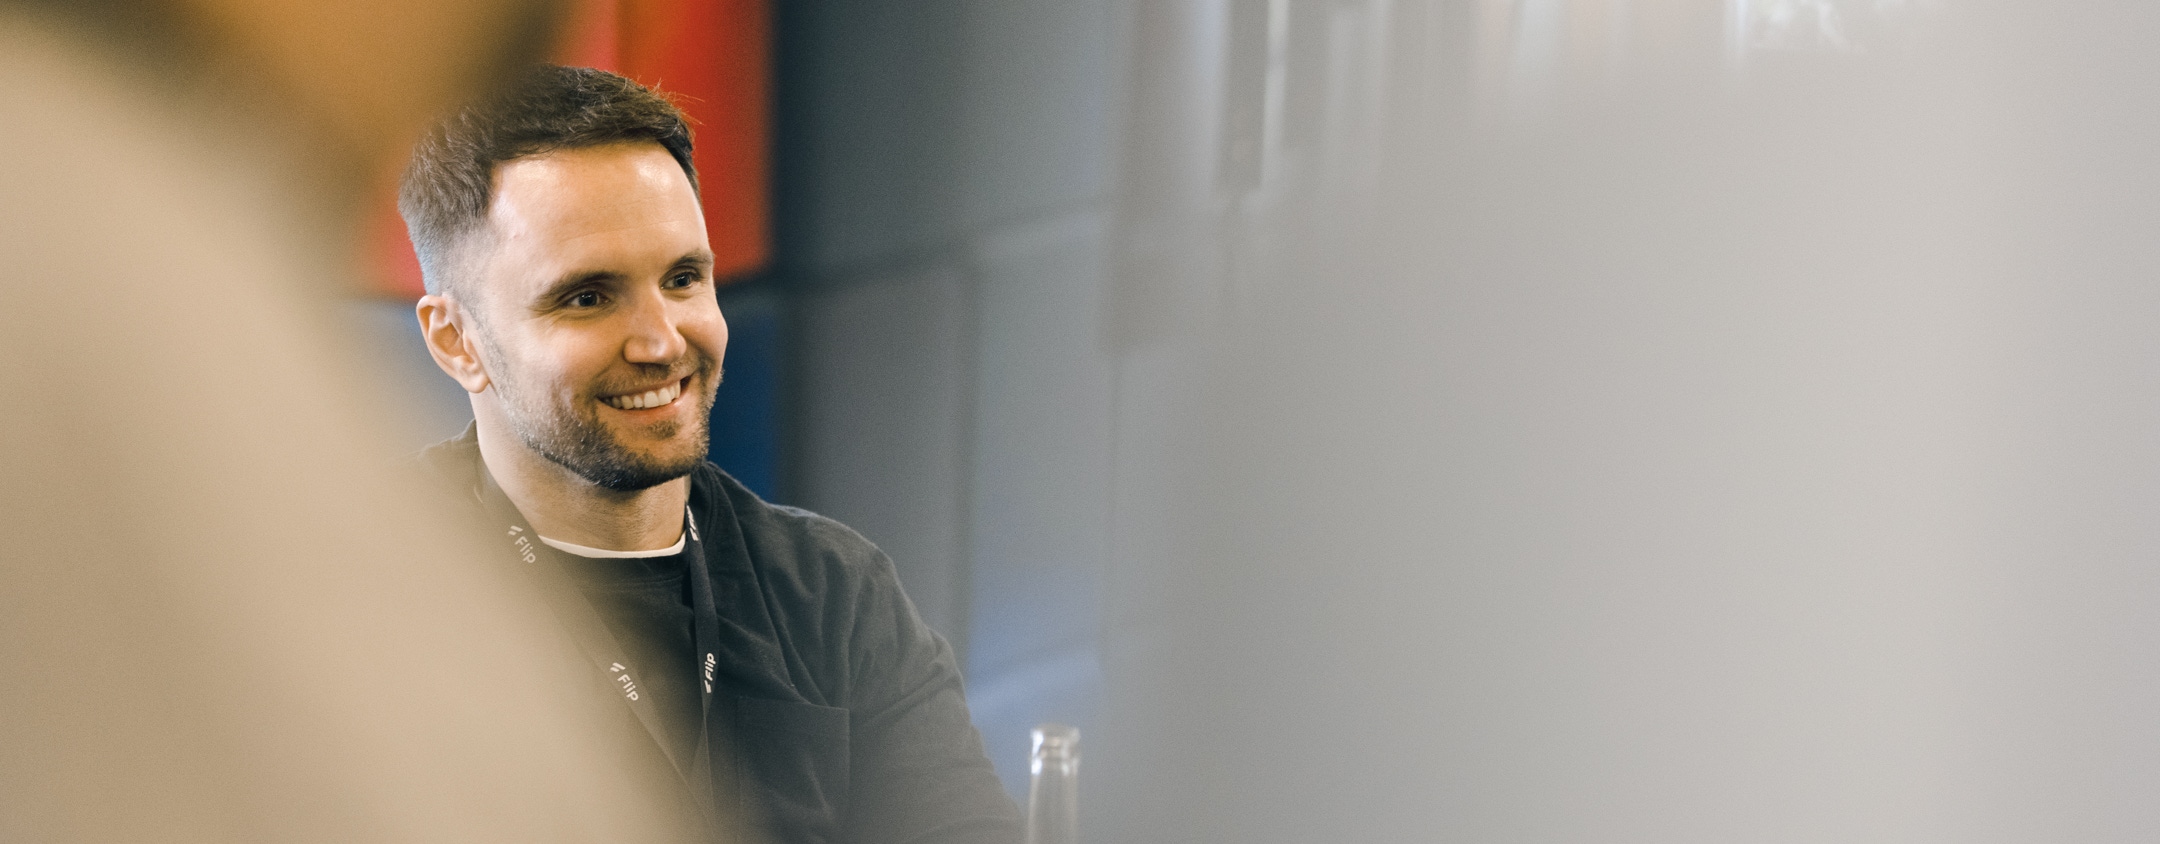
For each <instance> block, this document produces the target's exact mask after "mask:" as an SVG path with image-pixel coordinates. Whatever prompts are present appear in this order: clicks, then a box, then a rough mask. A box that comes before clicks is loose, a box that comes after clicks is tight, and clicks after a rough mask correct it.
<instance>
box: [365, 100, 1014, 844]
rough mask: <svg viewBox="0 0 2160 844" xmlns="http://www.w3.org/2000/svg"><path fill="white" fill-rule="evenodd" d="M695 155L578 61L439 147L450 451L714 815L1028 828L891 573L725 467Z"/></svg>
mask: <svg viewBox="0 0 2160 844" xmlns="http://www.w3.org/2000/svg"><path fill="white" fill-rule="evenodd" d="M690 143H691V140H690V132H689V130H688V128H687V127H686V126H685V125H684V122H683V118H682V115H681V114H680V113H679V112H677V111H676V110H675V109H674V107H673V106H671V105H669V104H668V102H667V101H666V100H665V99H662V98H661V97H660V96H658V95H657V94H654V93H653V92H651V91H648V90H646V89H644V88H641V87H639V86H638V85H637V84H636V83H633V82H631V81H629V80H626V79H623V78H622V77H619V76H615V75H613V74H609V73H605V72H602V71H596V70H590V69H572V68H561V67H542V68H537V69H535V70H534V71H533V72H532V73H530V74H528V75H527V76H525V77H524V78H523V79H522V80H521V81H520V82H519V83H517V84H516V85H514V86H512V87H511V88H510V89H509V90H507V91H506V92H504V93H502V94H501V95H500V96H496V97H493V98H490V99H488V100H487V101H485V102H483V103H479V104H476V105H473V106H470V107H468V108H466V109H465V110H464V111H462V112H460V113H458V114H456V115H454V116H452V117H451V118H449V119H447V120H445V121H443V122H442V123H441V124H440V125H439V126H437V127H436V129H435V130H434V131H433V132H432V133H431V134H430V135H429V136H428V137H427V138H426V139H425V140H423V141H422V142H421V144H420V145H419V147H418V149H417V151H416V153H415V155H414V159H413V162H412V164H411V166H410V168H409V169H408V171H407V173H406V179H405V184H404V188H403V193H402V196H401V201H400V209H401V210H402V212H403V213H404V215H405V219H406V223H407V226H408V227H409V229H410V231H411V233H412V235H413V242H414V243H415V245H416V247H417V249H418V252H419V255H420V258H421V266H422V270H423V273H424V275H425V278H426V281H427V286H428V291H429V293H428V295H427V296H425V297H423V298H422V299H421V300H420V303H419V305H418V308H417V314H418V317H419V320H420V324H421V328H422V331H423V333H424V335H425V338H426V341H427V345H428V349H429V352H430V353H431V354H432V355H433V356H434V358H435V361H436V363H437V364H438V365H440V366H441V367H442V369H443V371H444V372H446V373H448V374H449V375H450V376H451V377H452V378H455V379H456V380H457V381H458V383H459V384H460V385H462V386H463V387H464V388H465V389H466V391H467V392H468V393H469V394H470V399H471V402H472V408H473V418H474V422H473V426H472V427H471V428H470V429H468V431H467V432H466V434H465V435H463V436H462V437H460V438H458V439H456V440H453V441H451V442H448V443H445V444H443V445H442V446H438V447H437V448H436V449H434V450H432V451H431V452H430V455H429V457H430V463H431V465H432V466H433V467H434V468H435V470H436V471H437V472H439V473H440V474H441V475H442V476H443V477H444V478H446V479H447V480H448V481H449V482H450V483H451V484H452V485H453V487H454V488H455V489H457V490H459V491H460V492H461V493H465V494H467V500H468V501H470V502H474V503H476V504H477V510H478V511H479V512H481V513H482V514H483V517H484V518H487V519H491V520H493V521H494V523H495V524H496V526H497V528H498V529H499V530H500V531H501V536H502V537H503V543H504V544H503V547H502V549H501V552H502V553H503V554H505V555H508V556H511V557H513V558H514V559H517V560H520V561H522V564H523V565H525V566H526V567H527V568H529V569H530V570H531V571H532V572H533V573H534V575H535V576H536V577H538V578H540V579H542V580H543V581H551V582H553V584H554V585H553V587H552V588H553V589H554V590H555V591H554V593H553V594H555V595H556V600H555V610H556V612H557V614H558V616H559V617H560V618H561V619H562V621H563V623H564V626H565V627H566V628H568V629H569V630H570V631H571V632H572V633H573V634H574V636H575V637H576V639H577V641H578V645H579V648H580V649H581V650H583V651H584V652H585V656H586V658H588V659H589V660H590V661H591V662H592V663H593V665H594V675H593V676H594V677H595V678H598V679H604V680H605V682H606V683H607V684H608V686H609V687H610V694H614V695H616V696H618V697H619V699H620V700H621V701H622V705H623V709H624V710H625V712H626V714H625V715H624V716H623V720H624V722H625V723H626V724H634V725H635V727H634V728H635V729H637V730H641V731H643V732H644V734H646V735H649V736H650V737H651V739H652V743H653V745H654V746H655V747H656V748H657V749H658V750H659V751H660V752H661V753H662V754H664V755H665V756H666V758H667V759H668V760H669V762H670V763H671V766H672V767H673V769H674V770H675V771H676V773H677V774H678V775H679V779H680V781H681V782H683V783H685V784H687V786H688V793H689V795H690V797H689V799H690V800H691V802H692V803H693V804H695V805H699V806H702V807H705V808H707V809H711V808H715V807H717V808H719V809H721V810H722V811H723V813H725V811H726V810H728V809H733V808H736V807H738V806H739V807H741V808H742V809H743V810H744V811H745V812H747V813H749V814H752V815H756V816H761V817H763V818H765V819H766V820H767V822H768V827H769V831H770V832H771V833H772V834H773V835H774V836H775V837H777V838H780V839H783V840H790V841H1013V840H1017V839H1018V838H1019V837H1020V832H1019V819H1018V811H1017V809H1016V808H1015V807H1014V806H1013V804H1012V801H1011V800H1010V799H1009V798H1007V797H1006V796H1005V795H1004V793H1003V791H1002V790H1001V789H1000V787H999V784H998V781H997V779H996V777H995V773H994V771H993V770H992V768H991V766H990V764H989V762H988V760H987V759H986V758H985V757H984V755H983V751H982V744H981V739H980V737H979V736H978V735H977V734H976V733H975V730H974V727H973V725H972V724H971V723H970V721H969V718H968V713H967V709H966V705H965V701H964V700H963V698H962V693H961V685H960V677H959V671H958V669H957V667H956V665H955V661H954V657H953V654H952V650H951V648H950V647H948V646H947V645H946V644H945V642H944V641H943V640H942V639H940V638H939V637H938V636H937V635H936V634H934V633H932V632H931V631H930V630H929V629H928V628H926V627H925V626H924V625H923V624H922V622H921V621H920V620H919V619H918V618H917V617H916V615H915V613H914V610H913V608H912V607H911V606H910V605H909V603H908V601H907V599H906V597H905V596H903V595H902V594H901V591H900V587H899V584H898V581H897V580H896V579H895V576H894V572H893V568H892V566H891V564H890V562H889V561H887V560H886V559H885V558H884V556H883V555H882V554H881V553H879V552H878V550H877V549H876V548H875V547H873V546H871V545H870V543H868V542H867V541H865V540H863V539H862V538H861V537H860V536H857V535H856V534H855V533H853V532H852V531H849V530H848V529H847V528H845V527H843V526H841V525H839V524H837V523H835V522H832V521H830V520H827V519H823V518H820V517H818V516H816V515H813V514H810V513H806V512H803V511H800V510H794V509H790V508H785V507H778V506H774V505H770V504H767V503H765V502H763V501H760V500H758V498H757V497H756V496H755V495H753V494H751V493H750V492H749V491H748V490H747V489H745V488H744V487H743V486H742V485H740V484H738V483H736V482H735V481H734V480H733V479H731V478H729V477H728V476H727V475H726V474H725V473H723V472H721V471H720V469H719V468H718V467H716V466H714V465H712V464H711V463H708V462H706V461H705V459H704V458H705V448H706V441H707V432H706V425H707V417H708V414H709V411H710V409H711V406H712V402H713V395H714V393H713V391H714V387H715V385H717V384H718V383H719V380H720V364H721V357H722V354H723V352H724V351H725V349H726V345H727V325H726V323H725V321H724V320H723V319H722V318H721V314H720V311H719V306H718V303H717V301H716V299H715V296H714V292H713V285H714V280H713V278H712V274H711V265H712V258H711V253H710V251H709V249H708V248H707V243H706V236H705V222H704V217H703V214H702V212H701V210H700V208H699V205H698V198H697V173H696V170H695V169H694V168H693V166H692V165H691V158H690ZM731 783H732V784H733V786H732V788H731V785H730V784H731ZM738 789H739V791H736V790H738ZM731 791H734V792H735V793H737V794H738V795H739V799H738V798H731V797H729V796H728V795H729V794H730V792H731Z"/></svg>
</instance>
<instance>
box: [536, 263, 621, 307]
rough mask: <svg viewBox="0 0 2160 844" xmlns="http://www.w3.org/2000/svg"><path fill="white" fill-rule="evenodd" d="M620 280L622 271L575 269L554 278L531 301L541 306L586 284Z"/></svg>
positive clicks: (545, 305)
mask: <svg viewBox="0 0 2160 844" xmlns="http://www.w3.org/2000/svg"><path fill="white" fill-rule="evenodd" d="M621 280H622V273H618V272H613V271H610V270H575V271H572V272H569V273H566V274H564V275H563V277H562V278H558V279H556V280H555V283H554V284H550V285H548V286H547V289H546V290H542V291H540V295H538V296H536V297H534V298H533V301H534V302H537V303H540V306H541V307H547V306H548V305H549V304H551V303H553V302H554V301H555V300H557V299H560V298H562V296H563V294H565V293H569V292H570V291H572V290H575V289H577V288H580V287H584V286H586V285H588V284H609V283H613V282H618V281H621Z"/></svg>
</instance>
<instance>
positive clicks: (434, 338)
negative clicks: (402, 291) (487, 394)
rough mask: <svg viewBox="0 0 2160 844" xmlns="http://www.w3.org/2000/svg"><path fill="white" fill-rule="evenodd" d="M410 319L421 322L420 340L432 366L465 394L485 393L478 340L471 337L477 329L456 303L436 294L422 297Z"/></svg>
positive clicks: (483, 370)
mask: <svg viewBox="0 0 2160 844" xmlns="http://www.w3.org/2000/svg"><path fill="white" fill-rule="evenodd" d="M413 315H414V316H417V317H419V318H420V336H421V338H422V339H423V340H425V341H426V342H427V350H428V354H429V355H430V356H432V357H434V358H435V365H436V366H439V367H442V371H443V372H445V373H448V374H449V375H450V377H451V378H454V379H457V382H458V384H459V385H460V386H463V387H464V388H465V392H468V393H477V392H480V391H482V390H485V389H487V387H488V374H487V368H486V367H485V366H483V365H481V361H480V349H479V347H480V344H479V342H478V340H479V338H477V337H475V336H473V333H472V332H473V329H474V328H476V327H477V326H474V325H473V324H472V319H471V317H470V315H468V314H466V313H465V312H464V311H463V310H462V309H460V308H459V307H458V302H457V300H456V299H452V298H450V297H448V296H442V295H436V294H429V295H426V296H422V297H420V303H419V304H417V305H414V306H413Z"/></svg>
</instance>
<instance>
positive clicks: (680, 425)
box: [399, 67, 727, 492]
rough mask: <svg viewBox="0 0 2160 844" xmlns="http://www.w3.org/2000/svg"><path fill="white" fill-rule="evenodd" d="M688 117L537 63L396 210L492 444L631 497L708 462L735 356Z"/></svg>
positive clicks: (461, 124) (426, 158)
mask: <svg viewBox="0 0 2160 844" xmlns="http://www.w3.org/2000/svg"><path fill="white" fill-rule="evenodd" d="M690 150H691V139H690V131H689V128H688V126H687V124H686V122H685V121H684V118H683V116H682V113H681V112H680V111H679V110H677V109H676V108H675V107H674V106H673V105H672V104H670V103H669V102H668V101H667V100H666V99H665V98H663V97H661V96H660V95H659V94H656V93H654V92H652V91H651V90H648V89H646V88H644V87H641V86H639V85H638V84H637V83H635V82H632V81H630V80H628V79H624V78H622V77H620V76H616V75H614V74H611V73H607V72H604V71H598V70H591V69H585V68H562V67H541V68H535V69H534V70H532V71H531V72H529V73H527V74H525V75H523V76H522V77H520V78H519V80H518V81H517V82H516V83H514V84H513V85H511V86H510V87H508V88H507V89H505V90H503V91H501V92H500V93H499V94H498V95H496V96H492V97H489V98H486V99H485V100H483V101H480V102H478V103H475V104H473V105H471V106H468V107H467V108H465V109H463V110H461V111H459V112H457V113H456V114H454V115H451V116H450V117H448V118H447V119H445V120H443V121H441V122H440V123H438V124H437V125H436V126H435V128H434V129H433V130H432V131H430V132H429V133H428V134H427V136H426V137H425V138H424V139H423V140H422V141H421V143H420V144H419V146H418V148H417V150H416V151H415V153H414V156H413V161H412V163H411V165H410V166H409V167H408V169H407V171H406V176H405V183H404V186H403V189H402V191H401V194H400V201H399V208H400V210H401V211H402V212H403V214H404V215H405V220H406V225H407V227H408V229H409V230H410V231H411V233H412V239H413V243H414V245H415V247H416V250H417V251H418V253H419V255H420V258H421V266H422V270H423V273H424V274H425V277H426V279H427V287H428V291H429V295H427V296H425V297H423V298H422V299H421V301H420V304H419V306H418V315H419V318H420V321H421V325H422V330H423V332H424V333H425V335H426V340H427V343H428V347H429V351H430V353H431V354H433V355H434V357H435V360H436V363H437V364H438V365H440V366H441V367H442V369H443V371H445V372H447V373H449V374H450V376H451V377H452V378H455V379H456V380H457V381H458V383H459V384H460V385H462V386H463V387H464V388H465V389H466V391H467V392H468V393H470V394H471V398H472V403H473V416H474V420H475V423H476V424H477V425H478V426H479V429H480V436H481V438H482V441H483V443H490V442H492V443H494V444H500V445H503V446H508V447H510V448H512V449H515V450H516V452H517V453H518V454H520V455H522V456H526V457H531V458H537V460H534V461H531V462H532V464H533V465H539V466H543V467H552V468H549V469H547V470H548V471H554V472H557V473H560V474H561V475H562V476H563V477H565V479H567V480H574V481H579V482H583V483H589V484H592V485H595V486H598V487H601V488H604V489H608V490H612V491H616V492H635V491H638V490H642V489H646V488H649V487H652V486H654V485H657V484H660V483H664V482H666V481H669V480H673V479H675V478H679V477H682V476H683V475H685V474H688V473H689V472H690V470H691V469H693V468H695V467H696V466H697V465H698V464H699V463H701V462H702V461H703V460H704V457H705V449H706V442H707V434H706V429H707V425H708V421H707V418H708V414H709V413H710V410H711V407H712V401H713V391H714V388H715V387H716V386H717V384H718V382H719V375H720V360H721V356H722V354H723V352H724V351H725V350H726V346H727V324H726V323H725V322H724V321H723V320H722V318H721V316H720V309H719V304H718V301H717V299H716V298H715V297H714V294H713V278H712V251H711V249H710V247H709V245H708V242H707V238H706V229H705V218H704V212H703V209H702V208H701V206H700V204H699V200H698V192H697V175H696V170H695V169H694V168H693V166H692V165H691V158H690Z"/></svg>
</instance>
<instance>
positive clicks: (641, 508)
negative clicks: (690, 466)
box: [479, 427, 690, 551]
mask: <svg viewBox="0 0 2160 844" xmlns="http://www.w3.org/2000/svg"><path fill="white" fill-rule="evenodd" d="M479 438H480V460H481V462H482V463H484V464H486V466H487V470H488V474H490V475H492V476H493V477H494V478H495V483H496V484H497V485H499V486H501V487H502V490H503V494H505V495H507V496H509V498H510V503H511V504H513V505H516V506H517V509H518V512H519V513H520V514H522V515H524V517H525V521H527V522H529V523H531V524H532V528H533V530H534V531H535V532H538V533H539V534H540V535H541V536H545V537H548V538H550V539H557V540H561V541H563V542H569V543H573V544H577V545H584V546H588V547H592V548H602V549H606V550H609V551H650V550H653V549H658V548H666V547H668V546H670V545H673V544H675V541H676V540H678V539H681V538H682V528H683V507H684V505H685V504H686V503H688V502H689V500H690V478H689V477H687V476H685V477H680V478H676V479H675V480H672V481H668V482H666V483H663V484H660V485H658V486H654V487H648V488H646V489H641V490H638V491H636V492H617V491H615V490H611V489H606V488H604V487H600V486H597V485H595V484H593V483H592V482H591V481H588V480H586V479H584V478H582V477H579V476H578V475H577V474H575V473H573V472H571V471H570V470H568V469H565V468H563V467H562V466H560V465H557V464H556V463H555V462H554V461H552V460H549V459H547V458H545V457H542V456H540V455H539V454H536V453H534V452H533V451H532V450H531V449H528V448H526V447H525V446H524V444H523V443H520V442H518V441H517V440H516V438H515V437H503V436H490V435H489V433H488V431H487V429H486V428H484V427H483V428H482V429H481V430H480V431H479Z"/></svg>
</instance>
